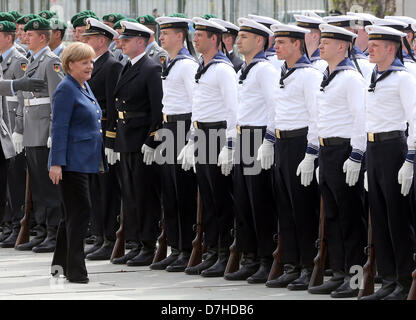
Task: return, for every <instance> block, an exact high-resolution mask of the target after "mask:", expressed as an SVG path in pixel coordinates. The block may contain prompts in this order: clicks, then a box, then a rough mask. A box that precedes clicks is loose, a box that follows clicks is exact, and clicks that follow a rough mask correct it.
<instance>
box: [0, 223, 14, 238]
mask: <svg viewBox="0 0 416 320" xmlns="http://www.w3.org/2000/svg"><path fill="white" fill-rule="evenodd" d="M11 234H12V225H11V224H10V223H9V222H5V223H4V226H3V230H2V232H1V234H0V242H3V241H4V240H6V239H7V238H8V237H9V236H10V235H11Z"/></svg>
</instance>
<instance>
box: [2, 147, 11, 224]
mask: <svg viewBox="0 0 416 320" xmlns="http://www.w3.org/2000/svg"><path fill="white" fill-rule="evenodd" d="M8 162H9V161H8V160H6V158H5V157H4V153H3V149H2V148H1V145H0V223H1V222H3V219H4V215H5V209H6V192H7V167H8Z"/></svg>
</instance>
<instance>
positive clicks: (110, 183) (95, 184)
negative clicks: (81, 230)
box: [89, 162, 121, 241]
mask: <svg viewBox="0 0 416 320" xmlns="http://www.w3.org/2000/svg"><path fill="white" fill-rule="evenodd" d="M108 169H109V170H108V172H104V173H97V174H92V175H90V176H89V179H90V193H91V203H92V216H91V220H92V221H91V222H92V228H91V229H92V230H91V231H92V234H94V235H97V236H105V238H106V239H107V240H110V241H115V240H116V232H117V230H118V227H119V225H118V222H117V216H118V215H119V214H120V205H121V195H120V193H121V191H120V182H119V171H120V163H119V162H116V163H115V164H114V165H109V166H108Z"/></svg>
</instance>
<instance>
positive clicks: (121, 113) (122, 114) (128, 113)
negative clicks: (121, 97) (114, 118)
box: [118, 111, 150, 120]
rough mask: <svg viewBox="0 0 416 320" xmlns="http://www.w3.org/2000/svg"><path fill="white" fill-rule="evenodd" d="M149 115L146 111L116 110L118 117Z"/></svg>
mask: <svg viewBox="0 0 416 320" xmlns="http://www.w3.org/2000/svg"><path fill="white" fill-rule="evenodd" d="M147 116H150V114H149V113H147V112H138V111H137V112H136V111H118V118H119V119H123V120H124V119H133V118H142V117H147Z"/></svg>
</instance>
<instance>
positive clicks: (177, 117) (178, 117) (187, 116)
mask: <svg viewBox="0 0 416 320" xmlns="http://www.w3.org/2000/svg"><path fill="white" fill-rule="evenodd" d="M191 118H192V113H183V114H173V115H167V114H163V121H164V122H166V123H167V122H177V121H186V120H191Z"/></svg>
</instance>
